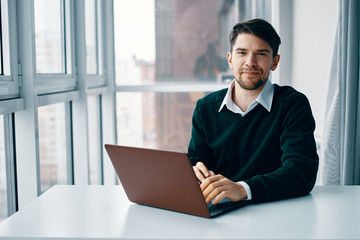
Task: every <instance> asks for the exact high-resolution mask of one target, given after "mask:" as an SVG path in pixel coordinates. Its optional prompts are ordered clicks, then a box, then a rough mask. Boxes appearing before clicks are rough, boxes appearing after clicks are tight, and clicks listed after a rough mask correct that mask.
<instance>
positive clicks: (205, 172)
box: [196, 162, 210, 178]
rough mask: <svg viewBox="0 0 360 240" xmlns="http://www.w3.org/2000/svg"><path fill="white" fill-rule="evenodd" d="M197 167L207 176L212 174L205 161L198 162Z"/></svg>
mask: <svg viewBox="0 0 360 240" xmlns="http://www.w3.org/2000/svg"><path fill="white" fill-rule="evenodd" d="M196 167H197V168H198V170H199V171H201V173H202V174H203V175H204V176H205V178H207V177H209V176H210V172H209V170H208V169H207V167H206V166H205V164H204V163H202V162H197V163H196Z"/></svg>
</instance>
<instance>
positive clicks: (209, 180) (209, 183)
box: [200, 175, 221, 193]
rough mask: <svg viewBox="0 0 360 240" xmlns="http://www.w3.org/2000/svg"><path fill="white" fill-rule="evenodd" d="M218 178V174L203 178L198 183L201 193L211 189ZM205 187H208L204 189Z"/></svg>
mask: <svg viewBox="0 0 360 240" xmlns="http://www.w3.org/2000/svg"><path fill="white" fill-rule="evenodd" d="M220 179H221V177H220V176H219V175H215V176H210V177H208V178H206V179H204V181H203V182H202V183H201V185H200V188H201V191H202V192H203V193H204V191H211V190H212V189H213V188H214V186H213V184H214V183H216V182H217V181H219V180H220ZM207 188H209V189H208V190H206V189H207Z"/></svg>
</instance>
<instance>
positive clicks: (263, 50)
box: [235, 48, 270, 54]
mask: <svg viewBox="0 0 360 240" xmlns="http://www.w3.org/2000/svg"><path fill="white" fill-rule="evenodd" d="M235 51H248V50H247V49H246V48H236V49H235ZM256 51H257V52H267V53H269V54H270V51H269V49H259V50H256Z"/></svg>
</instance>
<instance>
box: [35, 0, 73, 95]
mask: <svg viewBox="0 0 360 240" xmlns="http://www.w3.org/2000/svg"><path fill="white" fill-rule="evenodd" d="M34 11H35V9H34V2H33V1H32V13H33V23H32V24H33V29H34V41H33V42H34V49H35V48H36V41H35V32H36V30H35V16H34ZM61 11H62V13H61V16H62V22H61V24H62V29H61V30H62V41H64V45H65V47H64V52H63V54H64V61H65V63H64V64H65V66H64V67H65V69H64V71H65V73H57V74H50V73H49V74H47V73H37V72H36V52H35V54H34V65H35V72H36V74H35V81H36V86H37V94H38V95H43V94H51V93H58V92H65V91H71V90H75V89H76V87H77V79H76V74H77V69H76V65H75V64H76V63H75V36H74V35H75V27H74V21H75V18H74V2H73V1H70V0H62V7H61ZM68 43H70V48H69V47H68V46H69V44H68ZM69 60H70V61H71V64H69V63H68V61H69ZM69 69H70V71H71V72H70V73H68V70H69Z"/></svg>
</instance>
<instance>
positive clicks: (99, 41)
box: [84, 0, 106, 89]
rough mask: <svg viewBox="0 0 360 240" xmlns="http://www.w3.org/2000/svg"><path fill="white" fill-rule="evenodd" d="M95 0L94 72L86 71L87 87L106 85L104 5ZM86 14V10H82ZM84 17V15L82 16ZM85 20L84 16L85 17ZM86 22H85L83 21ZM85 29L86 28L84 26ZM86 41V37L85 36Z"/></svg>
mask: <svg viewBox="0 0 360 240" xmlns="http://www.w3.org/2000/svg"><path fill="white" fill-rule="evenodd" d="M94 2H95V18H96V21H95V37H96V39H95V45H96V66H97V69H96V74H88V73H86V83H87V88H88V89H91V88H97V87H103V86H105V85H106V80H105V76H104V72H105V70H104V52H105V45H104V37H105V32H104V31H105V27H104V23H105V20H104V15H105V10H104V5H103V4H101V1H100V0H94ZM84 14H85V15H86V12H85V11H84ZM84 17H85V16H84ZM85 21H86V18H85ZM85 24H86V22H85ZM85 29H86V28H85ZM85 41H86V38H85Z"/></svg>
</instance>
